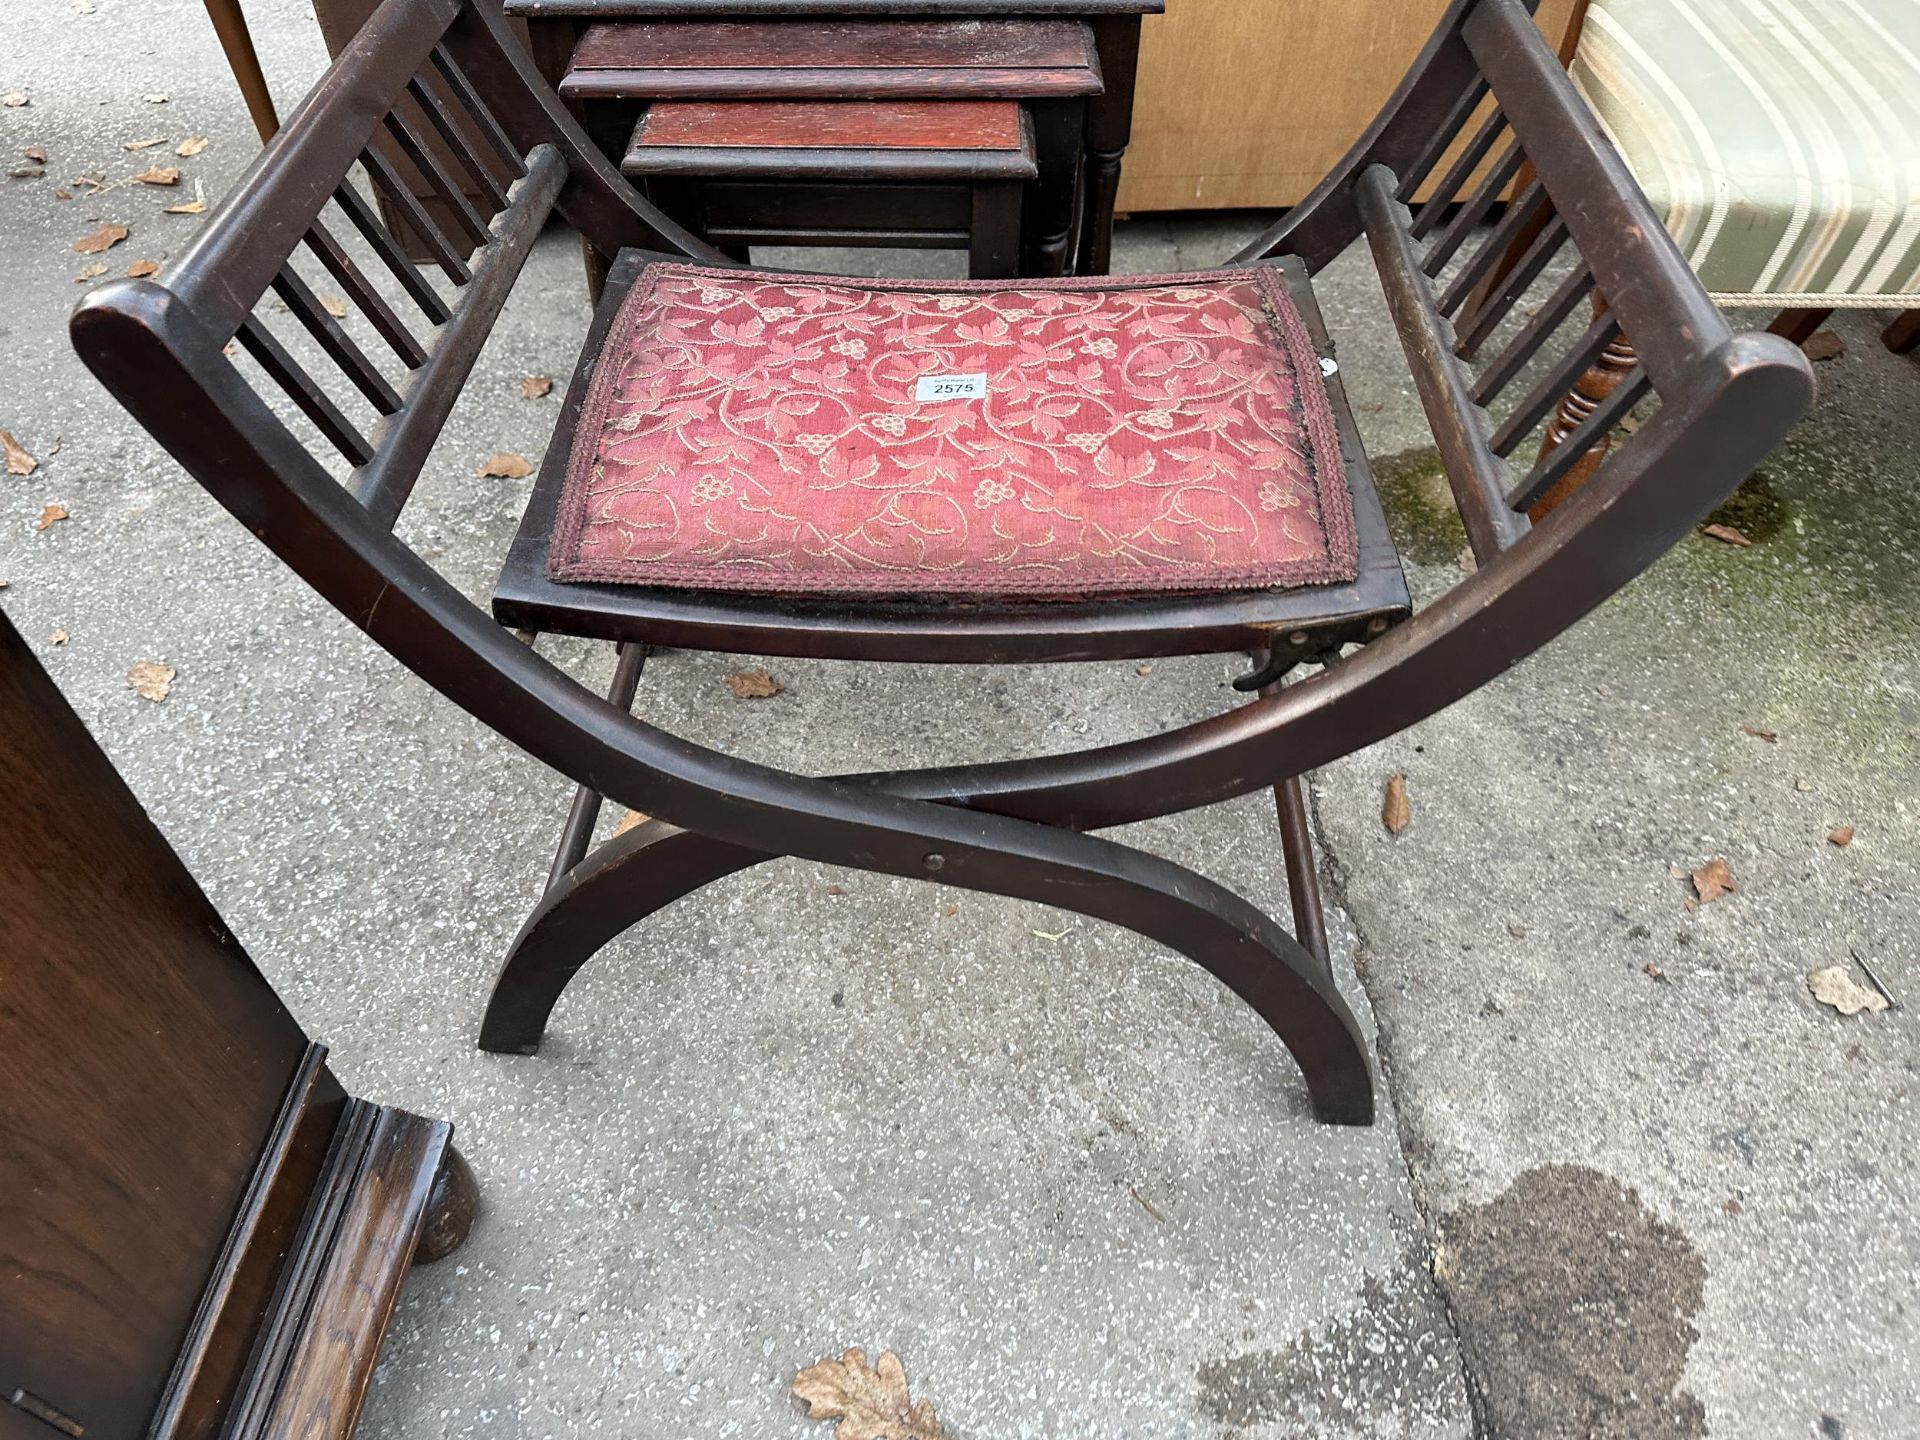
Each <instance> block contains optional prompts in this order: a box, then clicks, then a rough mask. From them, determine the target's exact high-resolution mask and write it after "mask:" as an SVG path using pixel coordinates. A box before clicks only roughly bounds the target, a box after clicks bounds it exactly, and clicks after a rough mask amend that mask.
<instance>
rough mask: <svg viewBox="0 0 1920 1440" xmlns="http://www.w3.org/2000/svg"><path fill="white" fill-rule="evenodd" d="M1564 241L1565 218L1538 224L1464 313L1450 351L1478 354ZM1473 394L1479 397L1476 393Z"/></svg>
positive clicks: (1463, 355) (1465, 357) (1465, 356)
mask: <svg viewBox="0 0 1920 1440" xmlns="http://www.w3.org/2000/svg"><path fill="white" fill-rule="evenodd" d="M1566 243H1567V222H1566V221H1564V220H1562V219H1561V218H1560V217H1559V216H1558V215H1556V216H1554V217H1553V218H1552V219H1551V220H1549V221H1547V223H1546V224H1545V225H1544V226H1543V227H1541V230H1540V233H1539V234H1538V235H1536V236H1534V237H1533V242H1532V243H1531V244H1530V245H1528V246H1527V248H1526V249H1525V250H1524V251H1522V252H1521V255H1520V258H1519V259H1518V260H1516V261H1515V262H1514V265H1513V269H1512V270H1511V271H1509V272H1508V273H1507V275H1506V276H1504V277H1503V278H1502V279H1501V281H1500V283H1499V284H1498V285H1497V286H1495V287H1494V291H1493V293H1492V294H1491V295H1488V296H1487V297H1486V298H1485V299H1483V300H1482V301H1481V302H1480V304H1479V305H1478V306H1477V307H1475V309H1474V310H1473V311H1472V312H1471V313H1470V314H1469V315H1468V316H1467V317H1466V328H1465V329H1463V330H1461V331H1460V343H1459V345H1457V346H1456V347H1455V348H1454V353H1455V354H1456V355H1458V356H1459V357H1460V358H1461V359H1462V360H1471V359H1473V357H1474V356H1475V355H1477V354H1479V353H1480V347H1481V346H1482V345H1484V344H1486V343H1487V337H1488V336H1490V335H1492V334H1493V332H1494V331H1496V330H1498V329H1499V328H1500V324H1501V322H1502V321H1504V320H1505V319H1506V318H1507V316H1508V314H1509V313H1510V312H1511V311H1512V310H1513V307H1514V306H1515V305H1516V304H1518V303H1519V300H1520V297H1521V296H1522V295H1524V294H1526V293H1527V291H1528V290H1530V289H1531V288H1532V287H1533V282H1534V281H1536V280H1538V279H1539V278H1540V275H1541V273H1542V272H1543V271H1544V270H1545V269H1546V268H1547V266H1549V265H1551V264H1552V263H1553V257H1554V256H1556V255H1558V254H1559V253H1560V247H1561V246H1563V245H1565V244H1566ZM1565 318H1566V312H1562V314H1561V319H1565ZM1457 323H1458V322H1457V321H1456V324H1457ZM1555 323H1556V324H1557V323H1558V322H1557V321H1556V322H1555ZM1475 398H1476V399H1478V398H1479V396H1478V394H1476V395H1475ZM1482 403H1483V404H1484V403H1485V402H1484V401H1482Z"/></svg>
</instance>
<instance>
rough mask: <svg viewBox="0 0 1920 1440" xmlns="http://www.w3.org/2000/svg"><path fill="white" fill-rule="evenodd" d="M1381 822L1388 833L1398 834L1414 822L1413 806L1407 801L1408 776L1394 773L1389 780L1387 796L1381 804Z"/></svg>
mask: <svg viewBox="0 0 1920 1440" xmlns="http://www.w3.org/2000/svg"><path fill="white" fill-rule="evenodd" d="M1380 823H1381V824H1382V825H1384V826H1386V827H1387V833H1389V834H1391V835H1398V834H1399V833H1400V832H1401V831H1402V830H1404V829H1406V828H1407V826H1408V825H1410V824H1412V823H1413V806H1412V805H1411V804H1409V803H1408V801H1407V777H1406V776H1404V775H1394V776H1391V777H1390V778H1389V779H1388V780H1387V797H1386V799H1385V801H1383V802H1382V804H1381V806H1380Z"/></svg>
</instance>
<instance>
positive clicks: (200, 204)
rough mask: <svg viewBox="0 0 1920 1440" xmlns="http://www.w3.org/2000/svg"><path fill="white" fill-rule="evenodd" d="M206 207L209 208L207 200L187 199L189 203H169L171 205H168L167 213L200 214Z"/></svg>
mask: <svg viewBox="0 0 1920 1440" xmlns="http://www.w3.org/2000/svg"><path fill="white" fill-rule="evenodd" d="M206 208H207V202H206V201H204V200H189V201H187V203H186V204H184V205H169V206H167V214H169V215H198V214H200V213H201V212H202V211H203V210H205V209H206Z"/></svg>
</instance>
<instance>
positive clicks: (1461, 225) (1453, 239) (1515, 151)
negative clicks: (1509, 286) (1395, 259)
mask: <svg viewBox="0 0 1920 1440" xmlns="http://www.w3.org/2000/svg"><path fill="white" fill-rule="evenodd" d="M1526 163H1527V155H1526V151H1525V150H1523V149H1522V148H1521V146H1520V142H1519V141H1518V140H1516V141H1514V143H1513V144H1511V145H1509V146H1508V147H1507V148H1506V149H1505V150H1504V151H1502V152H1501V155H1500V158H1499V159H1498V160H1496V161H1494V163H1493V168H1492V169H1490V170H1488V171H1487V173H1486V175H1485V176H1484V177H1483V178H1482V179H1481V181H1480V184H1479V187H1478V188H1477V189H1476V190H1475V191H1474V192H1473V194H1472V196H1470V197H1469V198H1468V199H1467V201H1466V203H1464V204H1463V205H1461V207H1460V208H1459V210H1457V211H1456V212H1454V216H1453V219H1452V220H1451V221H1449V222H1448V224H1447V228H1446V229H1445V230H1444V231H1443V232H1442V233H1441V235H1440V238H1439V239H1438V240H1436V241H1434V243H1433V244H1432V245H1431V246H1430V247H1428V249H1427V255H1426V260H1425V262H1424V264H1423V265H1422V267H1421V268H1422V269H1424V270H1425V271H1426V272H1427V274H1428V275H1438V274H1439V273H1440V272H1441V271H1442V270H1444V269H1445V268H1446V265H1447V262H1448V261H1449V260H1451V259H1452V258H1453V256H1454V252H1455V251H1457V250H1458V249H1459V248H1460V247H1461V246H1462V245H1464V244H1466V241H1467V237H1468V236H1469V235H1471V234H1472V233H1473V232H1474V230H1475V228H1476V227H1478V225H1479V224H1480V222H1481V221H1482V220H1484V219H1486V218H1487V212H1488V211H1489V210H1491V209H1492V208H1493V202H1494V201H1496V200H1498V199H1499V198H1500V192H1501V191H1503V190H1505V189H1506V188H1507V186H1508V185H1509V184H1511V183H1512V181H1513V178H1514V176H1516V175H1518V174H1519V173H1520V167H1521V166H1522V165H1524V164H1526Z"/></svg>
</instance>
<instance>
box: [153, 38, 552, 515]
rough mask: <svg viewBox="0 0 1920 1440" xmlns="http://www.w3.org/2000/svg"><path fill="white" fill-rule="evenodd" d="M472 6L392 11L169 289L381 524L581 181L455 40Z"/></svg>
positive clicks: (395, 511) (405, 491) (307, 109)
mask: <svg viewBox="0 0 1920 1440" xmlns="http://www.w3.org/2000/svg"><path fill="white" fill-rule="evenodd" d="M458 13H459V0H389V3H387V4H386V5H384V6H383V7H382V8H381V9H380V10H378V11H376V12H375V13H374V15H373V16H372V17H370V19H369V20H368V22H367V24H366V26H365V27H363V29H362V30H361V31H360V32H359V34H358V35H357V36H356V37H355V39H354V41H353V42H352V43H351V44H350V45H349V46H348V47H347V48H346V49H345V50H344V51H343V52H342V55H341V57H340V59H339V61H337V62H336V64H335V66H334V68H333V70H331V71H330V72H329V74H328V77H327V79H325V80H323V81H322V83H321V85H320V86H319V87H318V88H316V90H315V91H314V93H313V94H312V96H310V97H309V99H308V101H307V102H306V103H305V104H304V105H303V106H302V108H301V109H300V111H299V112H298V113H297V114H296V115H295V116H294V117H293V118H292V119H291V120H290V121H289V122H288V124H287V125H286V127H285V128H284V129H283V130H282V131H281V133H280V134H279V135H278V136H276V137H275V139H274V141H273V142H272V144H271V145H270V146H269V147H268V149H267V150H266V152H265V153H264V154H263V156H262V158H261V161H260V162H259V163H258V164H257V165H256V166H255V167H254V169H253V170H252V171H250V172H249V173H248V175H247V176H246V177H244V178H243V179H242V181H241V182H240V185H239V186H238V187H237V189H236V191H235V193H234V194H233V195H232V196H231V197H230V198H229V199H228V200H227V201H226V202H225V203H223V204H222V206H221V207H220V208H219V209H218V210H217V211H216V212H215V214H214V215H213V216H212V217H210V219H209V221H208V223H207V226H206V229H205V231H204V232H203V233H202V235H201V236H200V237H199V238H198V239H197V240H196V242H195V244H194V245H193V246H192V247H190V248H189V250H188V251H187V252H186V253H185V254H183V256H182V257H181V259H180V260H179V261H178V262H177V263H176V266H175V267H174V269H175V271H176V272H177V273H176V274H170V275H166V276H163V277H162V283H165V284H167V285H168V287H169V288H171V289H173V290H174V291H175V292H176V294H178V295H180V296H181V297H182V298H183V299H185V300H186V301H187V302H188V303H190V304H193V305H195V306H196V307H197V309H198V312H199V314H200V315H201V316H202V317H203V318H205V319H206V320H208V321H209V322H210V324H211V325H212V326H213V327H214V329H215V332H216V334H226V335H230V336H231V337H232V341H231V343H230V344H228V346H227V355H228V358H229V359H230V361H231V363H232V364H233V365H234V367H235V370H236V372H237V373H238V374H239V375H240V377H241V378H242V379H243V380H244V381H245V382H246V383H247V384H249V385H251V386H252V387H253V388H254V389H255V390H256V391H257V392H258V393H260V394H261V395H262V396H263V398H266V399H267V400H268V401H269V403H270V404H272V405H273V406H274V408H275V409H276V410H277V411H278V412H279V413H280V414H281V416H282V418H283V419H285V420H286V421H287V422H288V423H289V425H290V426H291V427H292V428H293V429H294V432H295V434H296V435H297V436H298V437H299V438H301V439H302V440H303V441H305V442H306V443H307V444H308V446H309V448H310V449H311V450H313V452H314V453H315V454H316V455H319V456H321V457H323V458H326V457H334V465H333V468H334V469H335V471H336V473H338V474H339V477H340V479H341V480H342V482H343V483H344V484H346V485H348V486H349V487H350V488H351V489H352V491H353V493H354V494H355V495H356V496H357V497H358V498H359V499H360V501H361V502H362V503H363V504H364V505H365V506H366V508H367V510H368V513H369V514H370V515H371V516H372V517H373V518H374V519H375V520H376V521H377V522H378V523H379V524H381V525H383V526H385V527H388V528H391V527H392V526H393V525H394V523H395V522H396V521H397V520H398V518H399V515H400V513H401V510H402V508H403V506H404V505H405V504H406V501H407V499H408V497H409V495H410V494H411V493H412V491H413V488H414V485H415V483H416V481H417V479H418V477H419V475H420V473H421V470H422V467H423V466H424V465H425V464H426V463H427V459H428V456H429V453H430V451H431V450H432V448H433V445H434V442H435V441H436V440H437V439H438V438H439V436H440V433H441V431H442V429H443V428H444V426H445V423H446V420H447V417H448V414H449V413H450V411H451V410H452V407H453V405H454V403H455V401H456V400H457V399H458V398H459V395H460V392H461V390H462V388H463V387H464V385H465V383H466V381H467V378H468V376H469V375H470V373H471V372H472V369H473V366H474V363H475V361H476V359H477V358H478V356H479V353H480V349H481V346H482V344H483V343H484V341H485V339H486V337H487V335H488V333H489V332H490V331H491V330H492V328H493V325H494V321H495V320H496V319H497V317H498V315H499V313H500V309H501V307H502V305H503V304H504V302H505V300H506V298H507V295H508V293H509V291H510V290H511V288H512V286H513V282H514V280H515V279H516V278H517V277H518V275H519V273H520V271H521V268H522V267H523V266H524V264H525V262H526V260H527V257H528V255H529V254H530V252H531V251H532V248H533V245H534V242H535V240H536V239H537V238H538V236H539V234H540V231H541V228H542V226H543V225H544V224H545V222H546V220H547V217H548V216H549V214H551V212H552V211H553V208H554V205H555V202H556V200H557V198H558V197H559V195H560V193H561V191H562V188H563V186H564V185H565V183H566V180H567V175H568V167H567V164H566V161H565V160H564V159H563V158H562V156H561V154H560V153H559V151H558V150H557V149H556V148H555V147H554V146H553V145H551V144H547V143H541V144H537V145H535V146H533V148H532V149H531V150H530V151H528V152H527V153H525V154H522V153H521V152H520V151H519V150H518V149H517V148H516V147H515V146H514V145H513V143H512V142H511V141H510V140H509V139H508V138H507V133H506V130H505V129H504V128H503V127H502V125H501V124H500V122H499V120H498V118H497V117H496V115H495V114H494V111H493V110H492V108H491V107H490V106H489V105H488V103H487V101H486V99H485V98H484V96H483V95H482V94H481V93H480V91H479V89H478V88H477V87H476V86H475V85H473V84H472V83H471V82H470V81H469V79H468V77H467V75H466V74H465V73H464V72H463V71H462V69H461V68H460V65H459V64H458V62H457V61H456V60H455V59H454V57H453V55H452V54H451V53H450V51H449V49H448V47H447V45H446V44H445V43H444V36H445V34H446V31H447V28H448V26H449V24H450V23H451V22H452V21H453V19H454V18H455V16H456V15H457V14H458Z"/></svg>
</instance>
